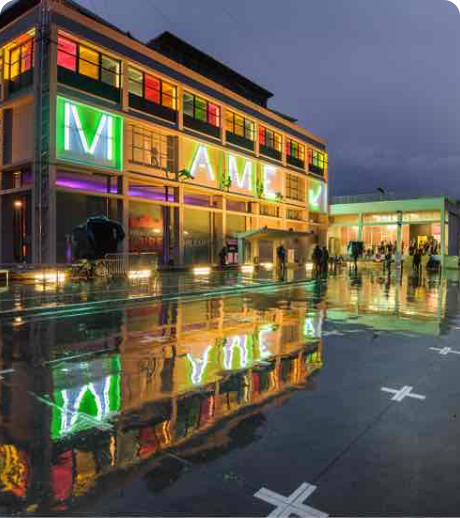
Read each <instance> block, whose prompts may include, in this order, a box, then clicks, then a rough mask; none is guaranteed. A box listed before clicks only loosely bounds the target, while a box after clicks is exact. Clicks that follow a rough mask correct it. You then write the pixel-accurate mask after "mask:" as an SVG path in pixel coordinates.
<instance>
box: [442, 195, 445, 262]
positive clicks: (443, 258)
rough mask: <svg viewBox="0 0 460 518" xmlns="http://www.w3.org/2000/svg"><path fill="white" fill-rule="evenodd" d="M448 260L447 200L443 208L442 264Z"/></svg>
mask: <svg viewBox="0 0 460 518" xmlns="http://www.w3.org/2000/svg"><path fill="white" fill-rule="evenodd" d="M445 261H446V202H445V201H444V203H443V206H442V208H441V265H442V266H444V264H445Z"/></svg>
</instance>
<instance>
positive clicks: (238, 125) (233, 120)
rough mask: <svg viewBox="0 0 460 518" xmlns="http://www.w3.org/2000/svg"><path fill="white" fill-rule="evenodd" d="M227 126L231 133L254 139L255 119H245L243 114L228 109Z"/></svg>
mask: <svg viewBox="0 0 460 518" xmlns="http://www.w3.org/2000/svg"><path fill="white" fill-rule="evenodd" d="M226 128H227V131H228V132H230V133H234V134H235V135H238V136H239V137H243V138H246V139H248V140H251V141H254V128H255V124H254V122H253V121H251V120H248V119H245V118H244V117H242V116H241V115H237V114H236V113H233V112H231V111H227V121H226Z"/></svg>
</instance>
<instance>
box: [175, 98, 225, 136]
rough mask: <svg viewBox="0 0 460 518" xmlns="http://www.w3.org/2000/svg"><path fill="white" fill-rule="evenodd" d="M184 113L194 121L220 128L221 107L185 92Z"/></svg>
mask: <svg viewBox="0 0 460 518" xmlns="http://www.w3.org/2000/svg"><path fill="white" fill-rule="evenodd" d="M183 99H184V113H185V115H188V116H189V117H193V118H194V119H197V120H200V121H203V122H207V123H208V124H211V125H212V126H217V127H219V126H220V107H219V106H217V104H213V103H210V102H208V101H206V99H203V98H201V97H197V96H196V95H193V94H191V93H188V92H184V97H183Z"/></svg>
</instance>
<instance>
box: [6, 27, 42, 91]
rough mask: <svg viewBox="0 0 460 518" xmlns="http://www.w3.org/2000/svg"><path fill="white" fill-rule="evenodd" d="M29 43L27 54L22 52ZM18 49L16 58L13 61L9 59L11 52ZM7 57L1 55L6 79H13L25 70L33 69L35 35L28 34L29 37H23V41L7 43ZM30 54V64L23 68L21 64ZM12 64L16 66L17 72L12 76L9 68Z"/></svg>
mask: <svg viewBox="0 0 460 518" xmlns="http://www.w3.org/2000/svg"><path fill="white" fill-rule="evenodd" d="M29 44H30V45H31V50H30V53H29V54H24V48H25V47H26V46H27V45H29ZM15 51H18V52H19V55H18V58H17V59H16V60H15V61H14V62H13V61H12V60H11V55H12V53H13V52H15ZM6 52H7V59H5V56H3V66H4V70H6V74H4V75H6V76H7V80H8V81H15V80H17V78H18V77H20V76H21V75H22V74H25V73H26V72H29V71H30V70H33V69H34V65H35V63H34V60H35V36H30V37H29V38H27V39H25V40H24V41H21V42H20V43H16V44H15V43H14V42H13V43H12V44H11V46H8V45H7V49H6ZM29 56H30V66H29V68H27V69H24V70H23V64H24V62H25V59H27V57H29ZM13 66H17V67H18V73H17V74H15V75H14V77H12V74H11V69H12V67H13Z"/></svg>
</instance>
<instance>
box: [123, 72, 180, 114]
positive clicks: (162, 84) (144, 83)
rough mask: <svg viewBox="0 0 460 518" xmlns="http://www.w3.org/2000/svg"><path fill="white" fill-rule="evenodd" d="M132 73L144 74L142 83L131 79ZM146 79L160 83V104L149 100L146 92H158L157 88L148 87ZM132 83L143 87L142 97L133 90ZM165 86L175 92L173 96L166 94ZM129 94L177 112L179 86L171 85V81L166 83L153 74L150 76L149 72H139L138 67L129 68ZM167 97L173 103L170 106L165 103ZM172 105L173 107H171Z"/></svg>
mask: <svg viewBox="0 0 460 518" xmlns="http://www.w3.org/2000/svg"><path fill="white" fill-rule="evenodd" d="M131 71H134V72H136V73H138V74H142V82H141V83H140V82H139V81H136V80H135V79H131V76H130V72H131ZM146 78H149V79H153V80H154V81H158V83H159V90H158V94H159V101H160V102H156V101H154V100H152V99H151V98H148V97H147V96H146V91H147V90H150V91H156V90H155V88H153V87H150V86H149V87H147V81H146ZM132 82H134V83H138V84H140V85H141V87H142V95H139V94H138V93H136V92H134V91H132V90H131V83H132ZM165 85H167V86H168V87H171V89H172V91H173V92H174V94H173V95H171V94H169V93H166V92H165V88H164V87H165ZM128 92H129V93H130V94H132V95H136V96H137V97H141V98H142V99H144V101H147V102H150V103H153V104H157V105H159V106H163V107H164V108H169V109H170V110H174V111H177V86H176V85H175V84H174V83H171V82H170V81H165V80H164V79H162V78H161V77H158V76H155V75H153V74H149V73H147V72H144V71H143V70H139V69H138V68H136V67H132V66H131V65H130V66H129V67H128ZM165 97H167V98H169V99H170V100H171V101H172V103H170V104H167V103H165V102H164V98H165ZM171 104H172V106H173V107H171Z"/></svg>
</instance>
